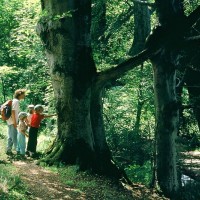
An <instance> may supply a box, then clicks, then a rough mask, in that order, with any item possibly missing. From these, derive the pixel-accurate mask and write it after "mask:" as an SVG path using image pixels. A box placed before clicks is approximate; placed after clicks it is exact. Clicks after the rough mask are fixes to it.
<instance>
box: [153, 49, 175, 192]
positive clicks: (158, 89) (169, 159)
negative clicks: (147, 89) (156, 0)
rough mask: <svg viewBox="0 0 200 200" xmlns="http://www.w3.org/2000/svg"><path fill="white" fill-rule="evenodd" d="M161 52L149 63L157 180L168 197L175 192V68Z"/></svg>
mask: <svg viewBox="0 0 200 200" xmlns="http://www.w3.org/2000/svg"><path fill="white" fill-rule="evenodd" d="M163 53H164V52H162V53H160V54H158V55H157V56H156V57H154V58H153V59H152V63H153V69H154V87H155V102H156V140H157V178H158V184H159V186H160V188H161V189H162V191H163V192H164V193H165V194H166V195H167V196H172V195H173V194H175V193H176V192H177V190H178V180H177V169H176V149H175V139H176V135H177V131H178V110H177V104H176V93H175V84H176V81H175V68H174V66H173V65H172V64H171V63H170V62H167V61H166V57H165V54H164V56H162V55H163Z"/></svg>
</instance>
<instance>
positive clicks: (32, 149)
mask: <svg viewBox="0 0 200 200" xmlns="http://www.w3.org/2000/svg"><path fill="white" fill-rule="evenodd" d="M34 110H35V112H34V113H33V115H32V117H31V122H30V130H29V138H28V145H27V152H28V153H27V154H28V155H30V156H31V157H34V156H35V153H36V147H37V136H38V129H39V127H40V123H41V121H42V120H43V119H44V118H48V117H52V116H55V114H53V115H45V114H43V113H42V112H43V110H44V108H43V107H42V105H36V106H35V107H34Z"/></svg>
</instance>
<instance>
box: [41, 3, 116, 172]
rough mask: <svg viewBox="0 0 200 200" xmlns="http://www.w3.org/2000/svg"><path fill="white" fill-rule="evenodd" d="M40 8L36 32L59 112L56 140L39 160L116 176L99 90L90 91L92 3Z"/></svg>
mask: <svg viewBox="0 0 200 200" xmlns="http://www.w3.org/2000/svg"><path fill="white" fill-rule="evenodd" d="M42 9H43V10H45V11H46V13H45V15H44V16H43V17H42V18H41V19H40V21H39V23H38V26H37V32H38V34H39V35H40V37H41V39H42V41H43V42H44V45H45V48H46V55H47V60H48V62H49V66H50V74H51V77H52V83H53V88H54V92H55V98H56V110H57V113H58V135H57V138H56V141H55V142H54V144H53V145H52V147H51V149H50V151H49V152H48V155H47V156H46V157H45V159H44V160H45V161H46V162H47V163H49V164H55V163H56V162H64V163H67V164H68V163H71V164H75V163H77V164H79V166H80V169H82V170H87V169H92V170H95V171H96V172H99V173H104V174H105V173H108V174H109V172H110V174H111V173H112V172H113V170H115V172H116V173H115V175H116V176H118V175H119V174H118V172H117V168H116V167H115V166H114V165H113V164H112V161H111V155H110V151H109V149H108V147H107V144H106V139H105V133H104V128H103V120H102V105H101V104H102V103H101V89H102V88H98V90H97V89H96V88H95V87H96V82H95V80H96V78H95V77H96V75H97V73H96V67H95V64H94V61H93V57H92V50H91V41H90V25H91V1H90V0H82V1H76V2H75V1H73V0H67V1H60V0H43V1H42ZM91 119H92V120H91Z"/></svg>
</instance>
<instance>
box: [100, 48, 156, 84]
mask: <svg viewBox="0 0 200 200" xmlns="http://www.w3.org/2000/svg"><path fill="white" fill-rule="evenodd" d="M159 50H160V49H158V50H157V51H156V50H149V49H145V50H143V51H142V52H140V53H139V54H137V55H135V56H133V57H131V58H129V59H128V60H126V61H124V62H122V63H121V64H119V65H117V66H116V67H112V68H110V69H108V70H106V71H103V72H100V73H98V75H97V82H98V84H100V85H101V86H104V85H105V84H106V83H107V81H111V80H114V79H117V78H119V77H121V76H123V75H124V74H125V73H126V72H127V71H129V70H131V69H133V68H135V67H137V66H138V65H140V64H142V63H143V62H144V61H146V60H147V59H149V58H150V57H151V56H152V55H153V54H157V53H158V52H159Z"/></svg>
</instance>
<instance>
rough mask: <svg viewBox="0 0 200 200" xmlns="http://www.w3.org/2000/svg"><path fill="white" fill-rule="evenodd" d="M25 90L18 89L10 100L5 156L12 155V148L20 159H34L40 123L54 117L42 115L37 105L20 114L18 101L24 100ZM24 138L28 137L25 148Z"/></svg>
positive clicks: (30, 106)
mask: <svg viewBox="0 0 200 200" xmlns="http://www.w3.org/2000/svg"><path fill="white" fill-rule="evenodd" d="M25 92H26V90H25V89H18V90H16V91H15V93H14V98H13V100H12V112H11V117H10V118H9V119H8V120H7V125H8V143H7V150H6V154H7V155H12V154H13V152H12V148H13V146H14V150H15V151H16V153H17V154H19V155H20V156H21V157H22V158H25V155H27V156H31V157H34V156H35V155H36V147H37V136H38V129H39V127H40V123H41V121H42V120H43V119H44V118H48V117H52V116H55V114H52V115H45V114H43V110H44V108H43V106H42V105H40V104H38V105H36V106H34V105H29V106H28V113H27V112H20V105H19V102H20V100H22V99H24V98H25ZM26 137H28V144H27V146H26Z"/></svg>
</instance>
